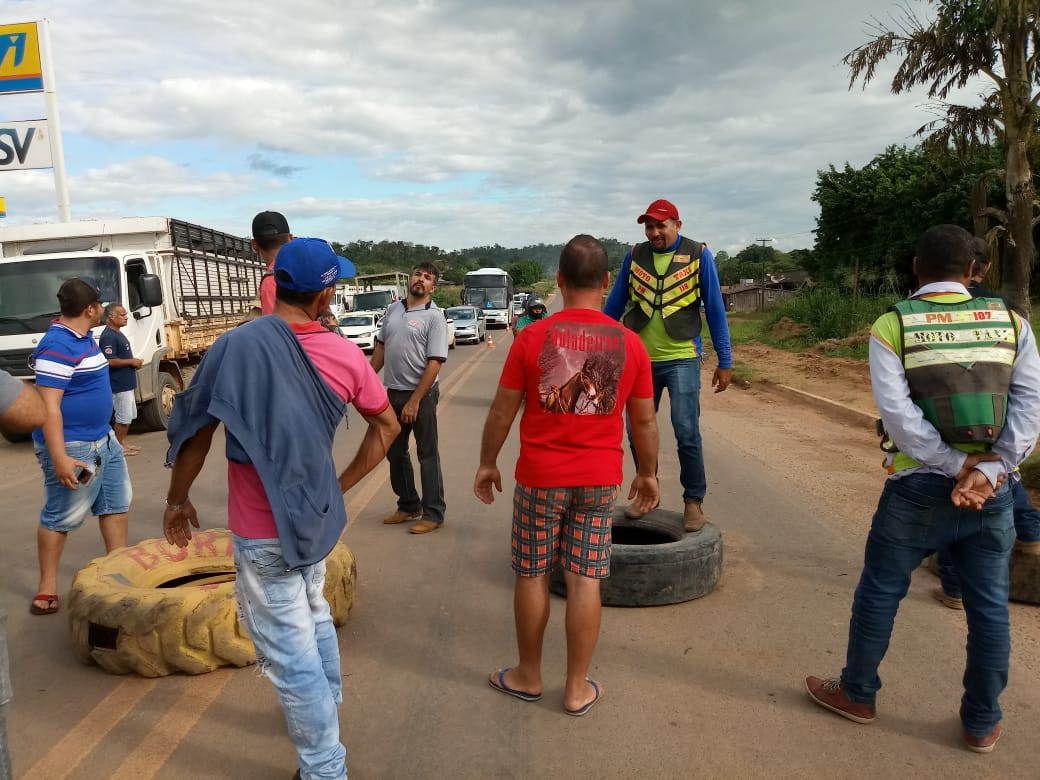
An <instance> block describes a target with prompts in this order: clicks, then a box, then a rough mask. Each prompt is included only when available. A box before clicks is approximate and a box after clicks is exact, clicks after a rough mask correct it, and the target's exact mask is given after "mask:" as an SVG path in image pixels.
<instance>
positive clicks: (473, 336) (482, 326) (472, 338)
mask: <svg viewBox="0 0 1040 780" xmlns="http://www.w3.org/2000/svg"><path fill="white" fill-rule="evenodd" d="M444 313H445V314H446V315H447V316H448V317H449V318H450V319H453V320H455V338H457V339H458V341H459V343H460V344H461V343H463V342H473V343H474V344H478V343H480V342H481V341H483V340H484V337H485V335H486V334H487V320H486V319H485V318H484V311H483V310H482V309H480V308H478V307H476V306H452V307H451V308H450V309H445V310H444Z"/></svg>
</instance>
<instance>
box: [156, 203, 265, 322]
mask: <svg viewBox="0 0 1040 780" xmlns="http://www.w3.org/2000/svg"><path fill="white" fill-rule="evenodd" d="M170 239H171V242H172V244H173V266H172V271H171V276H172V282H173V289H174V295H173V300H174V301H175V302H176V306H177V309H178V311H177V312H176V314H177V316H179V317H181V318H183V319H184V320H185V321H186V322H188V323H191V322H192V321H194V320H198V319H202V318H205V319H213V318H235V317H244V316H245V315H246V313H247V312H248V311H249V309H250V306H251V305H252V303H253V301H254V300H256V296H257V291H258V290H259V289H260V280H261V279H262V278H263V275H264V272H265V271H266V270H267V267H266V266H265V265H264V262H263V260H262V259H261V258H260V256H259V255H258V254H257V253H256V252H254V251H253V247H252V245H251V243H250V241H249V239H247V238H240V237H238V236H232V235H230V234H228V233H223V232H221V231H219V230H213V229H212V228H206V227H201V226H200V225H193V224H191V223H189V222H184V221H181V220H177V219H171V220H170Z"/></svg>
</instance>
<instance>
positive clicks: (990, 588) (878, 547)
mask: <svg viewBox="0 0 1040 780" xmlns="http://www.w3.org/2000/svg"><path fill="white" fill-rule="evenodd" d="M954 484H955V482H954V480H953V479H951V478H949V477H945V476H943V475H941V474H908V475H907V476H905V477H902V478H900V479H894V480H893V479H890V480H888V481H886V482H885V489H884V490H883V491H882V493H881V500H880V501H879V502H878V507H877V511H876V512H875V513H874V520H873V522H872V523H871V527H870V533H869V534H868V535H867V546H866V551H865V553H864V561H863V573H862V574H861V575H860V580H859V586H858V587H857V588H856V595H855V598H854V599H853V602H852V619H851V621H850V622H849V647H848V653H847V656H846V665H845V668H844V669H843V670H842V673H841V680H842V685H843V686H844V689H845V693H846V695H847V696H848V697H849V699H850V700H852V701H854V702H857V703H861V704H873V703H874V700H875V697H876V695H877V692H878V690H879V689H880V688H881V679H880V678H879V677H878V666H880V664H881V661H882V659H883V658H884V657H885V653H886V652H887V651H888V642H889V639H890V638H891V636H892V625H893V623H894V622H895V617H896V612H897V611H898V609H899V602H900V601H901V600H902V598H903V596H905V595H906V592H907V589H908V588H909V587H910V576H911V574H912V573H913V571H914V569H916V568H917V567H918V566H919V565H920V564H921V561H923V560H924V559H925V558H926V557H927V556H929V555H931V554H932V552H934V551H935V550H938V549H941V548H943V547H946V548H948V549H949V550H950V554H951V555H952V556H953V558H954V560H955V561H956V563H957V566H958V569H959V570H960V573H961V584H962V586H963V589H964V596H963V598H964V614H965V617H966V618H967V622H968V646H967V664H966V666H965V670H964V678H963V684H964V696H963V697H962V699H961V711H960V715H961V721H962V722H963V723H964V728H965V730H966V731H967V732H968V733H969V734H973V735H975V736H978V737H981V736H985V735H986V734H989V733H990V732H991V731H992V730H993V727H994V726H995V725H996V724H997V722H998V721H999V720H1000V718H1001V711H1000V705H999V704H998V702H997V699H998V698H999V697H1000V694H1001V692H1002V691H1003V690H1004V688H1005V687H1006V686H1007V678H1008V664H1009V657H1010V654H1011V629H1010V625H1009V621H1008V587H1009V580H1008V559H1009V558H1010V556H1011V548H1012V546H1013V545H1014V543H1015V530H1014V526H1013V524H1012V519H1011V503H1012V502H1011V491H1010V489H1009V488H1008V486H1007V485H1004V486H1003V487H1001V488H1000V490H998V491H997V494H996V495H995V496H994V497H993V498H991V499H990V500H989V501H987V502H986V504H985V506H983V508H982V510H981V511H978V512H976V511H972V510H968V509H958V508H957V507H955V506H954V505H953V503H952V502H951V500H950V492H951V491H952V490H953V486H954Z"/></svg>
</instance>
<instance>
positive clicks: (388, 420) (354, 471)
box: [339, 404, 401, 493]
mask: <svg viewBox="0 0 1040 780" xmlns="http://www.w3.org/2000/svg"><path fill="white" fill-rule="evenodd" d="M362 417H364V419H365V422H366V423H368V430H366V431H365V436H364V438H363V439H362V440H361V446H359V447H358V451H357V454H356V455H355V456H354V459H353V460H352V461H351V462H350V465H349V466H347V467H346V468H345V469H344V470H343V473H342V474H340V475H339V489H340V490H341V491H342V492H344V493H346V492H347V491H348V490H350V489H351V488H352V487H354V485H356V484H357V483H358V482H360V481H361V479H362V477H364V476H365V475H366V474H368V472H370V471H371V470H372V469H374V468H375V467H376V466H378V465H379V464H380V463H381V462H382V460H383V458H385V457H386V451H387V449H388V448H389V447H390V445H391V444H392V443H393V441H394V439H395V438H396V437H397V434H398V433H400V432H401V425H400V424H399V423H398V422H397V415H395V414H394V410H393V407H391V406H390V404H387V405H386V408H385V409H383V411H381V412H380V413H379V414H375V415H362Z"/></svg>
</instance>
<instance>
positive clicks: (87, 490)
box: [29, 279, 131, 615]
mask: <svg viewBox="0 0 1040 780" xmlns="http://www.w3.org/2000/svg"><path fill="white" fill-rule="evenodd" d="M58 303H59V304H60V307H61V316H60V317H59V318H58V319H56V320H55V321H54V322H53V323H52V324H51V327H50V328H49V329H48V330H47V332H46V333H45V334H44V336H43V338H42V339H40V344H39V346H37V348H36V352H34V353H33V368H34V370H35V372H36V386H37V388H39V391H40V396H41V397H42V398H43V403H44V406H46V407H47V421H46V422H45V423H44V424H43V426H42V427H40V428H37V429H36V430H35V431H33V442H34V444H35V447H36V458H37V460H39V462H40V468H42V469H43V489H44V505H43V509H42V510H41V511H40V527H39V528H38V529H37V533H36V547H37V551H38V553H39V558H40V587H39V591H38V593H37V595H36V597H35V598H34V599H33V601H32V605H31V606H30V608H29V611H30V612H31V613H32V614H34V615H50V614H52V613H54V612H57V611H58V595H57V594H58V564H59V563H60V562H61V552H62V550H63V549H64V547H65V537H66V535H67V534H68V532H69V531H73V530H75V529H77V528H79V527H80V526H81V525H82V524H83V521H84V519H86V517H87V515H88V514H94V515H97V516H98V518H99V520H100V527H101V537H102V539H103V540H104V542H105V550H106V552H111V551H112V550H115V549H117V548H119V547H125V546H126V537H127V512H128V511H129V509H130V499H131V488H130V477H129V475H128V474H127V470H126V460H125V459H124V457H123V448H122V447H120V446H119V442H118V441H117V440H116V437H115V433H114V432H113V431H112V428H111V426H110V425H109V420H110V419H111V417H112V391H111V388H110V385H109V381H108V361H107V360H106V359H105V356H104V355H103V354H102V353H101V350H100V349H99V348H98V344H97V342H96V341H94V335H93V334H92V333H91V330H90V329H91V328H94V327H97V326H98V325H100V324H101V311H102V305H101V302H100V301H99V300H98V293H97V290H96V289H94V288H93V287H92V286H91V285H90V284H88V283H87V282H85V281H83V280H82V279H68V280H66V281H65V282H64V283H63V284H62V285H61V287H60V288H59V289H58Z"/></svg>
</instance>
